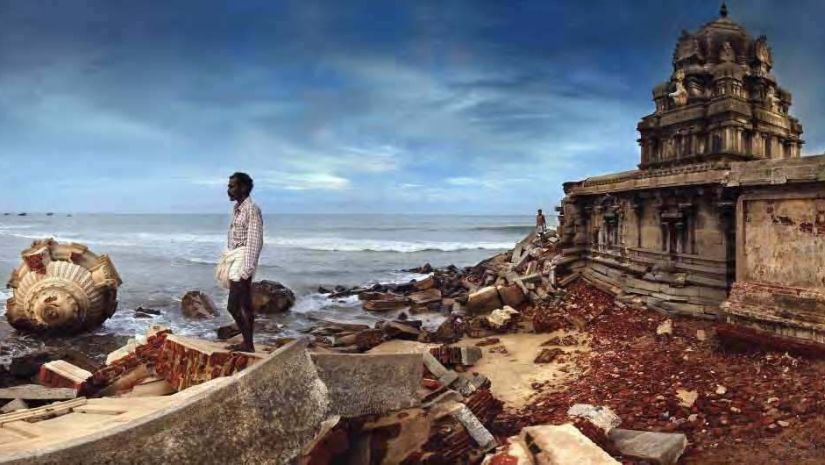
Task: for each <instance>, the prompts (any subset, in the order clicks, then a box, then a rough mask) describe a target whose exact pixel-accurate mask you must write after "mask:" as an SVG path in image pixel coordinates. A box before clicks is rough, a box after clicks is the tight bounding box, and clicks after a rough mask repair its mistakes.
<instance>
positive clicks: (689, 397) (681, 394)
mask: <svg viewBox="0 0 825 465" xmlns="http://www.w3.org/2000/svg"><path fill="white" fill-rule="evenodd" d="M676 397H677V398H678V399H679V405H681V406H682V407H685V408H691V407H693V404H694V403H696V399H698V398H699V393H698V392H696V391H688V390H687V389H677V390H676Z"/></svg>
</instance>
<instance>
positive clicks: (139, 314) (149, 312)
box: [135, 307, 160, 318]
mask: <svg viewBox="0 0 825 465" xmlns="http://www.w3.org/2000/svg"><path fill="white" fill-rule="evenodd" d="M157 315H160V310H154V309H151V308H143V307H138V308H136V309H135V318H154V317H155V316H157Z"/></svg>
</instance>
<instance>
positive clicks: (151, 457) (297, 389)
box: [0, 341, 329, 465]
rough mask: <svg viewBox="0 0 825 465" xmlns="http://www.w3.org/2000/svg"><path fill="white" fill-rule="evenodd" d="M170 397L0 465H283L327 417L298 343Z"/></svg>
mask: <svg viewBox="0 0 825 465" xmlns="http://www.w3.org/2000/svg"><path fill="white" fill-rule="evenodd" d="M175 396H183V397H182V398H181V401H180V402H178V403H173V404H171V405H170V406H169V407H167V408H161V409H159V410H157V411H155V412H153V413H151V414H148V415H146V416H144V417H142V418H140V419H137V420H135V421H132V422H127V423H125V424H121V425H117V426H114V427H112V428H108V429H106V430H103V431H99V432H96V433H92V434H88V435H85V436H78V437H76V438H74V439H70V440H64V441H63V442H52V443H48V444H45V445H43V447H38V448H37V449H36V450H34V449H26V450H22V451H19V452H12V453H6V454H3V455H2V456H0V463H4V464H31V465H35V464H37V465H40V464H44V465H45V464H79V463H83V464H112V463H132V464H154V463H220V464H227V463H258V464H277V465H285V464H288V463H291V462H292V461H293V460H295V458H296V457H298V455H299V454H300V453H301V450H302V448H303V446H304V445H305V444H308V443H309V442H310V441H311V440H312V439H313V437H314V436H315V435H316V433H317V432H318V430H319V429H320V425H321V423H322V422H323V421H324V420H325V419H326V418H327V412H328V410H329V398H328V397H327V388H326V386H325V385H324V384H323V383H322V382H321V380H320V379H319V377H318V373H317V371H316V369H315V365H314V364H313V363H312V360H311V359H310V357H309V354H308V352H307V351H306V344H305V343H304V342H302V341H295V342H292V343H289V344H287V345H285V346H284V347H281V348H280V349H278V350H276V351H275V352H273V353H272V354H271V355H270V356H269V357H267V358H266V359H264V360H262V361H261V362H259V363H256V364H255V365H254V366H252V367H250V368H247V369H246V370H244V371H242V372H240V373H238V374H235V375H233V376H231V377H224V378H220V379H216V380H213V381H210V382H208V383H204V384H201V385H199V386H195V387H193V388H190V389H187V390H186V391H183V392H180V393H178V394H175ZM175 396H171V397H175ZM169 398H170V397H162V398H156V399H169ZM136 400H138V399H129V401H136Z"/></svg>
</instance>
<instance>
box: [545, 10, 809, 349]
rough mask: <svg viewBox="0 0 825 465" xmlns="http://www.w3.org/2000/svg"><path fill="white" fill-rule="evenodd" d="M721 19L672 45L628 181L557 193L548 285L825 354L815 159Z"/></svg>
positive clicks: (741, 33) (786, 98) (591, 181)
mask: <svg viewBox="0 0 825 465" xmlns="http://www.w3.org/2000/svg"><path fill="white" fill-rule="evenodd" d="M727 13H728V12H727V8H725V7H724V6H723V8H722V10H721V12H720V16H719V17H718V18H717V19H715V20H714V21H711V22H710V23H708V24H706V25H704V26H703V27H702V28H700V29H699V30H698V31H696V32H687V31H685V32H682V34H681V36H680V37H679V38H678V41H677V44H676V48H675V51H674V53H673V70H672V73H671V74H670V77H669V78H668V79H667V81H665V82H664V83H662V84H660V85H658V86H656V88H655V89H654V90H653V102H654V105H655V110H654V112H653V113H652V114H650V115H647V116H645V117H643V118H642V120H641V121H640V122H639V124H638V127H637V129H638V131H639V134H640V139H639V144H640V146H641V157H640V162H639V164H638V169H636V170H632V171H625V172H621V173H614V174H608V175H602V176H594V177H590V178H587V179H584V180H582V181H574V182H568V183H565V184H564V191H565V194H566V197H565V198H564V199H563V200H562V203H561V206H560V207H559V208H558V210H559V212H560V219H559V221H560V235H559V236H560V244H561V246H562V257H561V258H560V259H559V261H558V263H559V264H560V268H559V269H558V270H557V271H556V276H557V278H558V279H561V280H564V279H574V277H576V276H581V277H584V278H585V279H587V280H588V281H590V282H591V283H593V284H595V285H597V286H599V287H602V288H603V289H605V290H608V291H610V292H613V293H614V294H616V295H617V298H618V299H620V300H622V301H625V302H627V303H628V304H635V305H644V306H646V307H648V308H654V309H658V310H661V311H665V312H668V313H673V314H689V315H693V316H702V317H707V318H716V319H723V320H726V321H727V322H730V323H736V324H738V325H740V326H742V327H750V328H757V329H760V330H769V331H772V332H774V333H780V334H783V335H786V336H793V337H797V338H805V339H814V340H817V341H822V342H825V266H823V265H825V262H823V260H824V259H823V258H822V257H825V183H823V181H825V156H810V157H802V156H801V152H802V151H801V147H802V144H803V141H802V139H801V135H802V126H801V124H800V123H799V121H798V120H797V119H796V118H794V117H792V116H791V115H790V114H789V110H790V107H791V103H792V101H791V94H790V92H788V91H787V90H785V89H783V88H782V87H780V86H779V84H778V83H777V81H776V78H775V77H774V75H773V74H772V73H771V70H772V67H773V57H772V51H771V49H770V47H769V46H768V41H767V39H766V38H765V37H764V36H761V37H758V38H756V39H753V37H752V36H751V35H750V34H749V33H748V32H747V31H746V30H745V29H744V28H743V27H742V26H740V25H738V24H736V23H735V22H733V21H732V20H730V19H729V18H728V14H727ZM780 212H781V214H780ZM753 296H758V297H757V298H754V297H753ZM770 296H780V297H777V298H771V297H770ZM794 296H795V297H794ZM795 299H796V300H795ZM800 299H801V300H800ZM720 304H722V305H721V306H720Z"/></svg>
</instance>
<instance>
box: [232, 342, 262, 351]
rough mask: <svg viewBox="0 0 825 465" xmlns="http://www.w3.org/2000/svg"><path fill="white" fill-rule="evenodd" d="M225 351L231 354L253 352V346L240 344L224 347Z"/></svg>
mask: <svg viewBox="0 0 825 465" xmlns="http://www.w3.org/2000/svg"><path fill="white" fill-rule="evenodd" d="M226 348H227V349H229V350H231V351H233V352H255V346H254V345H252V344H246V343H240V344H232V345H229V346H226Z"/></svg>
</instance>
